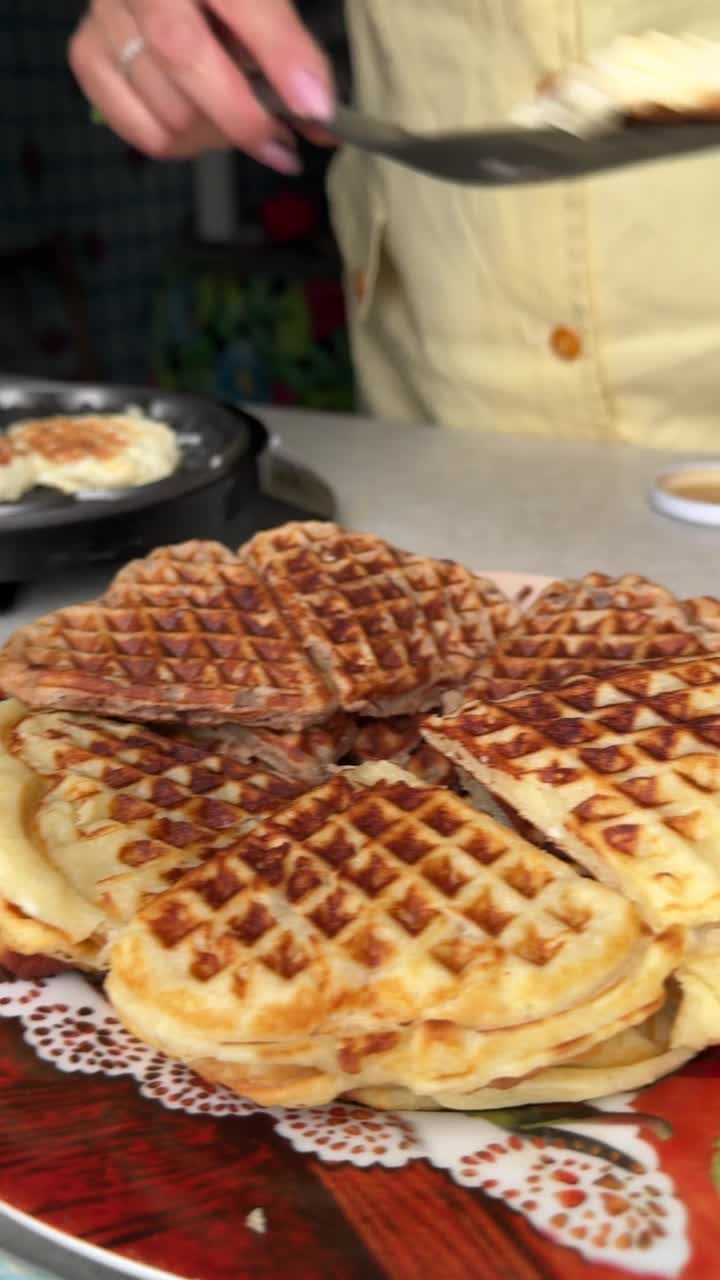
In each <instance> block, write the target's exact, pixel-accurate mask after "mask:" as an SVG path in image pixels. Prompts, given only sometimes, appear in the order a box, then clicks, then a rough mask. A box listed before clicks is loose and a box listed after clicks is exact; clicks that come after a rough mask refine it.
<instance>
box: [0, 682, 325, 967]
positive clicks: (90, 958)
mask: <svg viewBox="0 0 720 1280" xmlns="http://www.w3.org/2000/svg"><path fill="white" fill-rule="evenodd" d="M0 784H1V785H2V795H3V813H2V839H0V950H2V952H4V953H5V956H4V957H3V960H4V962H5V963H6V964H7V963H8V959H7V953H8V952H10V953H14V954H15V957H18V956H20V957H22V956H25V957H39V956H41V957H43V958H45V959H47V958H48V957H49V958H51V959H55V960H60V961H63V962H65V963H69V964H74V965H78V966H79V967H81V968H86V969H91V970H92V969H96V970H103V969H104V968H105V966H106V952H107V944H108V940H109V939H110V938H111V937H112V936H113V934H114V933H115V932H117V930H118V929H119V928H120V927H121V926H122V925H123V923H124V922H125V921H127V920H128V919H130V917H131V916H132V915H133V913H134V912H135V911H136V910H137V909H138V907H139V906H140V905H142V903H143V902H146V901H147V900H148V899H149V897H151V896H152V895H153V894H157V893H161V892H163V891H164V890H166V889H167V888H168V886H169V885H172V884H174V883H175V881H176V880H177V879H178V877H180V876H182V875H183V874H184V872H185V871H187V870H188V869H189V868H190V867H193V866H196V865H197V864H198V863H200V862H202V861H203V860H205V859H207V858H209V857H211V856H212V854H213V853H214V852H216V851H217V850H218V849H221V848H227V847H229V846H232V844H233V842H234V841H235V840H236V839H237V837H238V835H239V834H240V833H241V832H243V831H245V830H247V829H248V828H249V827H251V826H253V825H254V824H255V823H256V822H258V821H260V820H261V819H262V818H265V817H267V816H268V815H269V814H270V813H272V812H274V810H275V809H277V808H279V807H283V806H284V805H285V804H287V802H288V800H289V799H291V798H292V797H293V796H295V795H297V794H299V792H300V791H302V789H303V787H302V784H300V783H297V782H292V781H290V780H288V779H287V778H281V777H278V776H277V775H275V774H272V773H269V772H267V771H264V770H262V769H261V768H259V767H257V766H253V765H243V764H241V763H239V762H238V761H236V760H232V759H230V758H228V757H226V756H222V755H219V754H217V752H216V751H215V750H214V749H213V748H212V747H205V748H202V747H200V746H199V745H198V744H197V743H196V742H192V741H189V740H184V739H182V738H181V737H179V736H172V737H170V736H168V735H166V734H164V733H161V732H155V731H153V730H150V729H148V728H146V727H144V726H139V725H133V724H128V723H125V722H122V721H117V720H106V719H103V718H101V717H99V716H92V715H83V714H79V713H76V712H59V711H55V712H52V711H51V712H34V711H30V710H29V709H28V708H27V707H24V706H23V705H22V704H21V703H19V702H16V701H15V700H10V701H8V702H5V703H3V704H2V706H1V707H0ZM9 967H11V968H16V967H17V966H16V964H15V963H14V962H13V963H10V964H9Z"/></svg>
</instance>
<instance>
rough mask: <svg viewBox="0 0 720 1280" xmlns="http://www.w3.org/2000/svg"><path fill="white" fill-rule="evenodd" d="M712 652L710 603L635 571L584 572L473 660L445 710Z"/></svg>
mask: <svg viewBox="0 0 720 1280" xmlns="http://www.w3.org/2000/svg"><path fill="white" fill-rule="evenodd" d="M715 650H720V604H718V602H717V601H712V600H709V599H706V600H696V601H688V602H686V603H681V602H680V601H678V600H677V599H676V598H675V597H674V596H673V595H672V593H671V592H669V591H667V590H666V589H665V588H664V587H660V586H658V585H657V584H656V583H654V582H649V581H648V580H647V579H645V578H642V577H640V576H639V575H637V574H624V575H623V576H622V577H620V578H610V577H608V576H607V575H606V574H601V573H590V574H587V575H586V576H585V577H584V578H580V579H578V580H577V581H570V582H553V583H552V584H551V585H550V586H549V587H548V588H547V589H546V590H545V591H544V592H543V593H542V595H540V596H539V597H538V599H537V600H536V602H535V604H534V605H533V606H532V607H531V608H530V609H529V610H528V611H527V613H525V614H524V615H523V617H522V618H521V620H520V621H519V622H518V623H517V625H516V626H515V627H514V628H513V629H512V630H510V631H508V632H506V633H505V634H504V635H502V636H501V637H500V639H499V642H498V644H497V646H496V647H495V649H494V650H493V652H492V653H491V654H490V655H489V656H488V657H487V658H485V659H483V660H482V661H481V662H480V663H479V665H478V668H477V671H476V673H475V675H474V676H473V677H472V679H471V680H470V681H469V683H468V685H467V687H466V689H465V691H464V692H463V694H462V696H460V695H458V694H456V693H455V692H452V693H450V694H449V695H448V697H447V699H446V709H447V710H455V709H456V707H457V706H459V705H460V704H461V703H462V701H463V700H465V701H472V699H473V698H475V697H491V698H502V697H505V696H507V695H508V694H510V693H513V692H516V691H519V690H521V689H525V688H528V687H529V686H531V685H532V686H534V685H537V684H548V683H555V682H556V681H562V680H566V679H568V678H569V677H571V676H575V675H582V674H583V673H585V672H597V671H602V670H605V669H606V668H609V667H612V666H614V665H616V664H623V665H625V664H628V663H631V662H645V661H648V660H651V659H654V658H668V659H672V658H681V657H693V656H696V655H702V654H705V653H708V652H713V651H715Z"/></svg>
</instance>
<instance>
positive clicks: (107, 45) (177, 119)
mask: <svg viewBox="0 0 720 1280" xmlns="http://www.w3.org/2000/svg"><path fill="white" fill-rule="evenodd" d="M208 11H209V13H210V14H211V15H212V16H211V17H209V14H208ZM217 20H219V22H220V23H221V24H222V25H223V27H224V28H226V29H227V33H228V39H227V40H224V39H222V38H218V35H217V25H216V24H217ZM232 45H234V46H235V47H236V48H238V49H239V50H242V51H243V54H244V55H245V56H246V57H247V58H248V59H249V60H251V61H252V62H253V63H255V64H256V65H257V66H258V67H260V69H261V70H262V71H263V72H264V74H265V75H266V77H267V79H268V80H269V81H270V82H271V83H272V85H273V86H274V88H275V89H276V91H277V92H278V93H279V94H280V96H281V97H282V98H283V99H284V101H285V102H286V103H287V104H288V106H289V107H291V108H292V110H294V111H296V112H297V113H298V114H299V115H307V116H311V117H313V118H314V119H317V120H325V119H329V118H330V116H331V115H332V111H333V87H332V76H331V73H330V70H329V67H328V64H327V61H326V59H325V57H324V55H323V53H322V52H321V50H320V49H319V48H318V46H317V45H316V44H315V42H314V41H313V40H312V38H311V36H310V35H309V33H308V32H307V31H306V29H305V27H304V26H303V25H302V23H301V22H300V19H299V18H298V15H297V13H296V12H295V9H294V6H293V5H292V4H291V3H290V2H289V0H208V3H207V4H206V5H203V4H202V3H200V0H92V3H91V4H90V6H89V9H88V12H87V14H86V16H85V18H84V19H83V21H82V22H81V24H80V26H79V27H78V29H77V31H76V32H75V34H74V35H73V37H72V39H71V41H70V45H69V60H70V65H71V67H72V69H73V71H74V72H75V75H76V76H77V79H78V80H79V82H80V84H81V86H82V88H83V89H84V91H85V93H86V94H87V96H88V98H89V99H90V101H91V102H92V103H93V104H94V106H95V107H97V109H98V110H99V111H100V112H101V114H102V116H103V119H104V120H106V121H107V123H108V124H109V125H110V126H111V127H112V128H113V129H114V130H115V132H116V133H119V134H120V135H121V137H123V138H125V139H126V141H127V142H130V143H132V145H133V146H135V147H137V148H138V149H139V150H141V151H146V152H148V153H149V154H150V155H153V156H160V157H163V158H169V159H171V158H182V157H187V156H193V155H197V154H199V153H200V152H202V151H205V150H208V149H210V148H212V147H223V146H235V147H239V148H240V149H241V150H243V151H246V152H247V153H248V155H251V156H253V157H254V158H255V159H256V160H259V161H261V162H262V163H263V164H267V165H270V167H271V168H274V169H278V170H280V172H282V173H295V172H297V170H298V168H299V164H298V159H297V153H296V151H295V146H294V143H293V138H292V134H291V133H290V132H289V130H287V129H286V128H285V127H284V126H283V125H281V124H279V123H278V122H277V121H276V120H273V119H272V118H271V117H270V116H269V115H268V114H267V113H266V112H265V111H263V109H262V107H261V106H260V105H259V104H258V102H257V99H256V98H255V95H254V94H253V92H252V90H251V88H250V86H249V85H248V82H247V80H246V78H245V76H244V75H243V73H242V70H241V69H240V66H239V64H238V61H237V60H236V59H234V58H233V57H232V56H231V54H230V53H229V52H228V48H229V46H232Z"/></svg>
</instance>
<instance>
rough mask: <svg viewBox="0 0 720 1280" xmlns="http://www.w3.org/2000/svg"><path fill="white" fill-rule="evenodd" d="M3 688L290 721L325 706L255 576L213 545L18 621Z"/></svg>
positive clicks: (35, 695) (319, 713) (194, 547)
mask: <svg viewBox="0 0 720 1280" xmlns="http://www.w3.org/2000/svg"><path fill="white" fill-rule="evenodd" d="M0 670H1V671H2V686H3V688H4V689H6V690H7V691H8V692H9V693H11V694H13V695H14V696H16V697H19V698H20V699H22V701H24V702H26V703H27V704H28V705H30V706H33V707H43V708H45V707H50V708H68V709H70V708H71V709H73V710H81V711H82V710H85V711H97V710H99V711H101V712H103V713H106V714H110V715H118V716H125V717H128V718H131V719H139V720H153V721H182V722H185V723H191V724H203V723H205V724H208V723H209V724H216V723H222V722H223V721H228V720H237V721H240V722H243V723H249V724H255V723H260V724H263V725H265V726H281V727H286V728H300V727H302V726H304V725H305V724H309V723H313V722H315V721H322V720H325V719H327V717H328V715H329V714H330V713H331V712H332V710H333V708H334V705H335V698H334V695H333V694H332V693H331V691H330V690H329V688H328V686H327V684H326V682H325V680H324V679H323V677H322V675H321V674H320V672H319V671H318V670H317V668H316V667H315V666H314V664H313V663H312V662H311V660H310V659H309V658H308V657H306V655H305V654H304V653H303V651H302V648H301V646H300V645H299V644H298V642H297V639H296V637H295V635H294V634H293V632H292V630H291V628H290V626H289V624H288V622H287V621H286V620H285V618H284V617H283V616H282V614H281V613H280V612H279V610H278V608H277V605H276V603H275V601H274V599H273V597H272V595H271V594H270V592H269V591H268V589H267V587H266V586H265V585H264V584H263V583H262V582H261V581H260V579H259V578H258V576H257V574H255V573H254V572H253V571H252V569H250V568H249V567H248V566H247V565H245V564H242V563H241V562H240V561H239V560H238V559H237V557H236V556H233V554H232V553H231V552H229V551H228V550H227V549H226V548H224V547H221V546H220V545H219V544H217V543H198V542H191V543H186V544H182V545H180V546H178V547H169V548H165V549H162V550H161V551H159V552H156V553H154V554H153V555H150V556H148V557H147V559H145V560H141V561H135V562H134V563H133V564H131V565H129V566H128V567H127V568H126V569H124V570H122V571H121V572H120V574H119V575H118V577H117V578H116V579H115V581H114V582H113V583H112V584H111V587H110V589H109V591H108V592H107V594H106V595H105V596H104V597H103V598H102V599H100V600H98V601H93V602H91V603H89V604H86V605H75V606H71V607H70V608H67V609H60V610H58V612H57V613H53V614H49V615H48V616H47V617H45V618H40V619H39V620H38V621H37V622H33V623H30V624H29V625H28V626H26V627H22V628H21V629H20V630H19V631H16V632H15V634H14V635H13V636H12V637H11V638H10V640H9V641H8V643H7V644H6V646H5V648H4V649H3V650H2V653H1V654H0Z"/></svg>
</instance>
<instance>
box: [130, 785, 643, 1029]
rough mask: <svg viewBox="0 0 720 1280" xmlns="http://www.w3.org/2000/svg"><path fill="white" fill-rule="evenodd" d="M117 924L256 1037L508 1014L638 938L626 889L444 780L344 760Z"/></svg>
mask: <svg viewBox="0 0 720 1280" xmlns="http://www.w3.org/2000/svg"><path fill="white" fill-rule="evenodd" d="M132 933H133V937H134V938H135V939H136V941H137V940H139V944H140V945H141V947H142V949H143V951H145V952H146V955H148V954H152V955H153V956H154V957H155V958H156V960H157V962H158V965H159V972H160V974H161V973H162V972H163V970H167V966H168V965H169V966H170V968H171V970H172V975H173V978H172V981H173V983H175V982H177V983H179V984H180V987H178V991H180V989H181V987H182V984H184V983H185V982H188V983H190V984H191V986H193V984H197V983H199V984H200V987H201V988H202V987H203V986H204V984H206V983H208V982H210V981H212V988H207V990H208V991H210V990H212V992H213V993H214V994H213V1016H216V1017H217V1018H218V1019H219V1021H218V1024H217V1025H218V1026H219V1025H220V1024H221V1022H222V1019H223V1018H225V1017H227V1018H228V1019H229V1020H230V1021H229V1022H228V1024H227V1025H228V1027H229V1026H230V1025H232V1026H233V1027H234V1032H235V1033H236V1034H237V1036H238V1037H246V1036H250V1037H254V1038H260V1039H274V1038H277V1037H281V1038H285V1037H293V1036H295V1037H297V1036H302V1035H307V1034H320V1033H321V1032H322V1033H323V1034H331V1033H336V1032H339V1031H341V1030H342V1031H345V1032H347V1031H352V1030H354V1029H355V1028H357V1029H358V1030H363V1031H370V1030H372V1029H373V1028H380V1027H382V1026H383V1025H391V1024H393V1025H394V1024H396V1023H398V1022H406V1021H412V1020H414V1019H417V1018H422V1017H425V1018H434V1017H437V1018H448V1019H451V1020H452V1021H456V1022H458V1023H464V1024H465V1025H472V1026H475V1027H476V1028H483V1027H485V1028H492V1027H497V1026H505V1025H508V1024H520V1023H524V1022H527V1021H529V1020H532V1019H536V1018H540V1017H543V1016H546V1015H548V1014H550V1013H551V1012H555V1011H557V1010H560V1009H563V1008H570V1007H572V1006H573V1005H574V1004H576V1003H578V1002H579V1001H581V1000H583V999H588V998H589V997H590V996H591V995H592V994H593V993H595V992H596V991H597V990H598V989H599V988H602V987H604V986H606V985H608V984H610V983H612V982H615V981H618V980H619V979H620V978H621V976H622V975H623V973H624V972H625V970H626V969H627V967H628V966H629V965H630V966H632V964H633V963H634V952H635V949H636V948H637V947H640V948H642V945H643V943H642V937H643V935H642V930H641V929H640V928H639V918H638V917H637V916H636V913H635V911H634V909H633V908H632V907H631V906H630V905H629V904H628V903H626V902H624V901H623V900H622V899H621V898H620V897H618V896H617V895H615V894H613V893H611V892H610V891H608V890H606V889H604V888H603V887H602V886H599V885H597V884H594V883H593V882H591V881H589V880H585V879H582V878H581V877H579V876H578V875H577V874H576V873H575V872H574V871H573V870H572V869H571V868H569V867H567V866H565V865H564V864H562V863H561V862H558V861H557V860H556V859H553V858H551V857H550V856H549V855H547V854H544V853H541V852H539V851H538V850H535V849H533V848H532V846H530V845H527V844H526V843H525V842H524V841H522V840H520V838H519V837H517V836H515V835H514V833H512V832H511V831H509V830H508V829H506V828H503V827H501V826H499V825H498V824H497V823H495V822H493V820H492V819H491V818H488V817H486V816H485V815H481V814H478V813H477V812H476V811H475V810H473V809H472V808H471V807H470V806H469V805H466V804H465V803H463V802H462V801H461V800H460V799H459V798H458V797H457V796H455V795H453V794H452V793H450V792H448V791H445V790H443V789H442V788H434V787H423V786H414V785H409V784H408V783H407V782H406V781H405V780H404V779H400V780H394V779H392V780H388V781H384V780H380V781H377V782H374V783H371V784H369V785H358V784H357V783H356V782H354V781H353V780H352V775H351V776H347V775H340V776H338V777H336V778H334V779H332V780H331V781H330V782H328V783H326V784H324V786H322V787H320V788H316V789H315V790H313V791H311V792H308V793H306V794H305V795H303V796H300V797H299V798H298V799H297V800H295V801H293V802H291V803H290V804H288V805H287V806H286V807H285V808H284V809H282V810H281V811H279V812H278V813H277V814H276V815H275V817H274V818H273V819H270V820H268V821H267V822H264V823H262V824H260V825H259V826H258V827H257V828H255V829H254V830H253V831H252V832H250V833H249V834H248V835H247V836H244V837H241V838H240V840H239V841H238V843H237V845H236V846H235V848H234V849H233V850H232V851H229V852H227V853H225V854H220V855H218V856H217V857H216V858H215V859H213V860H212V861H211V862H210V863H208V864H207V865H206V866H205V867H204V868H203V869H202V870H199V871H198V872H196V873H191V874H190V875H189V876H188V877H186V878H185V879H184V880H183V881H182V882H181V883H180V884H178V886H177V887H176V889H175V890H173V891H171V892H169V893H167V894H165V895H163V896H162V897H161V898H158V899H157V900H156V901H155V902H154V903H153V904H151V906H150V907H148V908H147V909H146V910H145V911H144V912H143V913H142V917H141V919H140V920H139V921H138V922H137V924H136V926H134V927H133V930H132ZM133 945H134V944H133ZM148 948H149V951H147V950H146V949H148ZM131 950H132V947H131ZM146 994H150V989H148V992H146ZM240 995H242V998H241V999H239V1000H238V996H240ZM215 996H217V998H218V1000H219V1002H220V1003H219V1005H216V1004H215V1003H214V1001H215ZM184 1007H185V1006H184V1004H183V1008H184Z"/></svg>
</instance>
